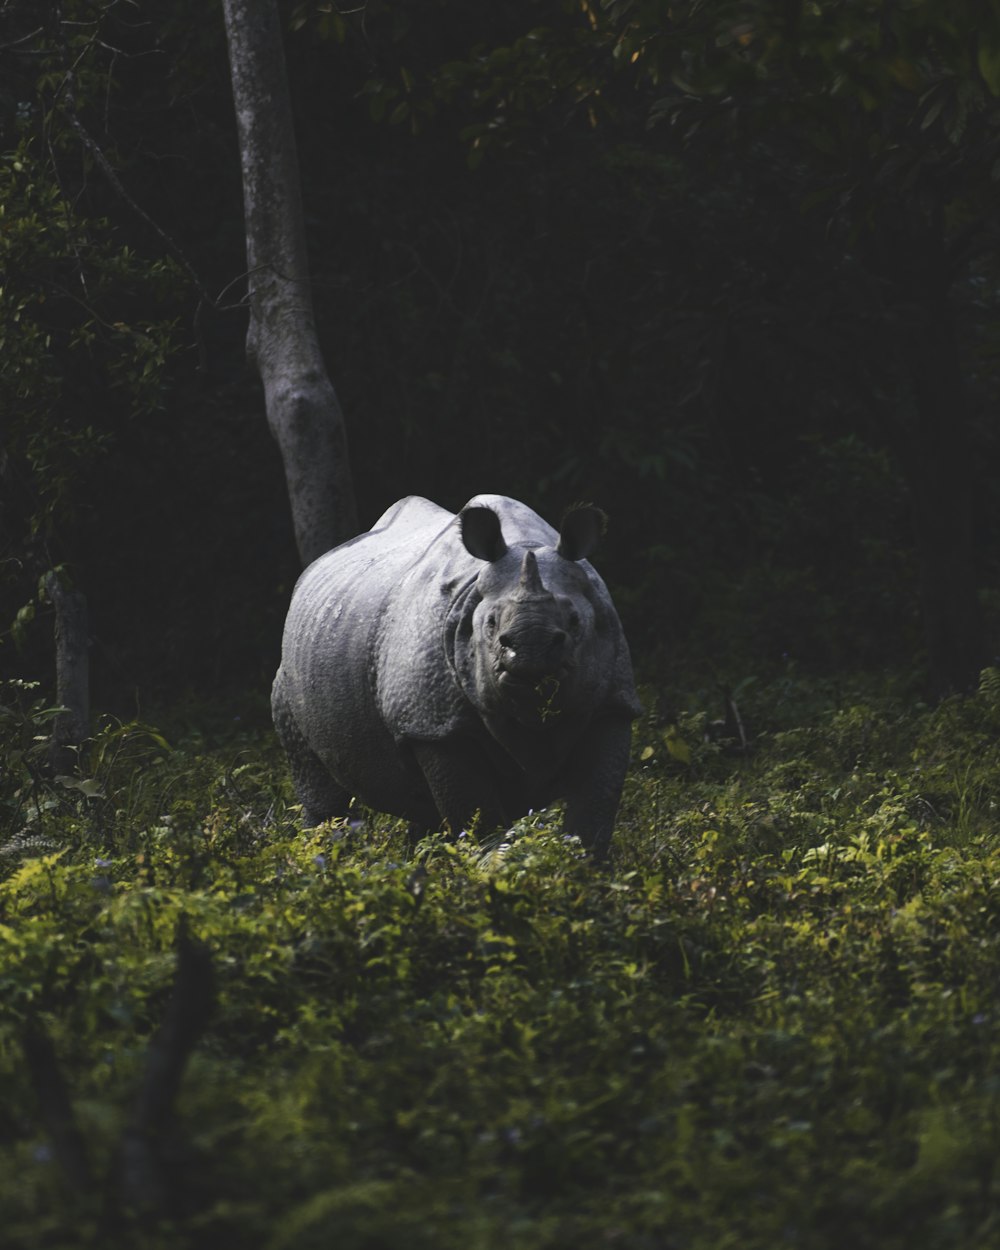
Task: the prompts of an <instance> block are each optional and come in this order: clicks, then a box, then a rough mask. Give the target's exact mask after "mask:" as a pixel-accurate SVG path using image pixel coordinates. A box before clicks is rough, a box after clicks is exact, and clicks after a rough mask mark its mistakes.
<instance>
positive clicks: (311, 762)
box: [271, 672, 351, 829]
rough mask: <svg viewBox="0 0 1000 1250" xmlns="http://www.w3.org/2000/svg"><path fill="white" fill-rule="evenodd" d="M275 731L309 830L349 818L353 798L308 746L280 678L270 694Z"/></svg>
mask: <svg viewBox="0 0 1000 1250" xmlns="http://www.w3.org/2000/svg"><path fill="white" fill-rule="evenodd" d="M271 714H272V716H273V717H274V728H275V730H276V731H277V734H278V737H279V739H280V740H281V745H282V746H283V747H284V748H285V754H286V755H287V756H288V766H289V768H290V769H291V773H292V784H293V785H294V786H295V793H296V795H297V796H298V800H299V802H300V803H301V804H302V823H303V825H304V826H305V827H306V828H307V829H309V828H312V826H313V825H320V824H322V823H323V821H324V820H332V819H333V818H334V817H336V816H346V815H347V811H348V807H349V805H350V801H351V796H350V795H349V794H348V792H347V791H346V790H345V789H344V788H343V787H342V786H340V785H338V784H337V782H336V781H334V779H333V778H332V777H331V776H330V773H329V771H328V769H327V768H326V766H325V765H324V764H323V762H322V760H321V759H320V758H319V756H318V755H317V754H316V753H315V751H313V749H312V748H311V747H310V746H309V744H308V743H307V742H306V740H305V738H304V737H303V736H302V731H301V730H300V729H299V727H298V725H297V724H296V721H295V716H294V715H293V713H292V709H291V708H290V707H289V706H288V703H287V701H286V699H285V697H284V692H283V691H282V689H281V674H280V672H279V674H278V676H277V677H276V678H275V681H274V686H273V688H272V690H271Z"/></svg>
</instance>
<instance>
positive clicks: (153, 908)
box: [0, 680, 1000, 1250]
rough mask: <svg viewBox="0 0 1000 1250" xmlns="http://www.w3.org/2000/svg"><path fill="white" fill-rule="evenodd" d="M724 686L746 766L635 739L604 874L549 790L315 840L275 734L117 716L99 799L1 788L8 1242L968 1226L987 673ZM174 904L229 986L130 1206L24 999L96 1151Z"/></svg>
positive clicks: (809, 1232)
mask: <svg viewBox="0 0 1000 1250" xmlns="http://www.w3.org/2000/svg"><path fill="white" fill-rule="evenodd" d="M994 684H995V683H994ZM22 693H23V697H24V698H26V699H30V697H31V692H30V691H28V692H22ZM741 698H742V700H743V704H742V713H743V715H744V717H745V719H746V721H747V723H748V725H749V726H750V728H751V738H752V749H751V751H750V753H749V754H746V755H744V754H741V753H740V752H736V753H735V754H734V753H733V747H734V745H738V744H734V742H733V741H732V739H727V738H726V737H719V736H718V735H716V734H709V733H708V732H707V731H708V725H707V712H706V711H705V710H702V709H700V708H699V709H697V710H694V711H691V712H686V713H683V714H682V715H681V716H680V717H679V719H678V722H677V724H675V725H673V726H670V727H668V729H667V730H664V729H663V728H662V727H657V726H656V725H655V724H654V723H653V722H652V721H651V720H650V721H649V722H643V723H642V724H640V725H639V726H638V727H637V731H636V751H635V757H636V760H637V763H636V767H635V769H634V771H633V772H632V774H631V775H630V778H629V781H628V785H627V792H626V796H625V801H624V804H623V809H622V813H621V819H620V824H619V831H618V841H617V849H616V853H615V858H614V862H613V864H612V867H611V869H610V870H609V871H606V872H599V871H595V870H594V869H593V867H592V866H591V865H590V864H589V862H588V861H587V859H586V857H585V856H584V855H583V854H582V853H581V852H580V850H579V848H578V847H577V846H576V844H575V843H574V842H573V841H572V840H570V841H567V840H566V839H564V838H563V836H562V835H561V834H560V833H559V832H557V820H556V816H555V815H554V814H549V813H538V814H535V815H533V816H531V817H529V818H528V819H526V820H524V821H521V822H519V823H518V824H517V825H516V826H515V827H514V828H513V829H512V830H510V831H509V833H508V834H507V836H506V838H505V840H504V841H503V842H502V843H499V844H495V845H492V846H481V845H477V844H476V842H475V841H474V840H473V839H471V838H461V839H459V840H458V841H457V842H454V843H452V842H448V841H445V840H443V839H441V838H440V837H437V836H434V837H431V838H428V839H427V840H425V841H424V842H422V843H420V844H419V845H418V846H417V847H416V848H413V849H409V848H408V847H407V845H406V841H405V835H404V833H403V831H402V830H401V829H400V828H399V827H398V826H394V825H391V824H389V823H387V822H385V821H383V820H380V819H378V818H376V817H374V816H372V815H371V814H366V813H362V812H358V813H357V816H356V818H355V819H353V820H352V821H350V822H342V823H334V824H329V825H325V826H322V827H320V828H319V829H317V830H313V831H311V832H309V833H305V834H303V833H301V832H299V831H298V830H297V828H296V824H295V810H294V809H293V808H290V807H289V806H288V805H287V801H286V797H285V796H286V791H285V782H284V780H283V769H282V766H281V763H280V761H279V760H278V759H277V756H276V753H275V750H274V746H273V742H272V740H271V739H270V738H268V739H267V740H259V739H255V738H253V737H248V738H245V739H242V740H234V741H231V742H230V744H229V745H227V746H226V747H225V748H221V749H218V750H217V751H215V752H207V753H206V752H205V751H204V750H203V749H202V748H201V747H200V746H199V745H198V744H197V743H192V744H190V745H189V746H187V747H171V746H169V745H168V744H167V743H166V742H165V741H164V740H163V739H162V737H160V736H159V735H157V734H155V733H154V732H153V731H150V730H148V729H142V728H141V727H138V726H126V727H123V726H111V725H109V726H108V727H107V728H106V729H105V730H104V731H103V733H102V734H101V735H99V737H98V740H97V743H96V747H95V750H94V753H93V756H92V761H93V767H92V777H91V778H90V780H91V781H92V782H93V785H92V786H89V787H86V788H84V787H81V788H79V789H77V790H76V791H68V790H66V789H65V788H64V787H60V786H59V783H58V781H56V782H54V783H53V782H45V781H44V780H43V779H37V785H38V786H40V787H42V788H43V790H44V792H45V793H46V794H48V795H50V796H52V795H58V800H59V801H58V802H56V803H54V804H47V803H46V802H44V801H43V802H41V803H36V804H35V809H33V810H30V811H29V810H28V808H27V806H26V805H24V804H20V805H18V804H11V803H10V802H8V803H7V805H6V807H5V808H4V812H5V816H4V819H5V824H6V834H5V838H6V841H5V843H4V845H3V848H2V863H3V877H2V884H0V987H2V993H0V1004H2V1007H0V1084H2V1088H3V1098H2V1099H0V1107H2V1108H3V1110H2V1112H0V1152H2V1157H3V1161H4V1166H3V1168H2V1170H0V1175H2V1176H3V1177H4V1180H3V1181H0V1211H2V1216H3V1222H4V1228H5V1237H6V1244H8V1245H10V1246H12V1247H37V1246H44V1245H54V1244H58V1245H59V1246H60V1247H66V1248H67V1250H68V1248H70V1247H74V1246H80V1247H83V1246H89V1245H105V1244H109V1238H110V1239H111V1240H113V1237H112V1235H111V1234H109V1232H108V1229H109V1227H110V1228H111V1229H112V1230H114V1229H118V1231H119V1232H120V1233H121V1236H122V1237H123V1239H124V1241H125V1242H127V1244H129V1245H136V1246H143V1245H149V1246H154V1245H155V1246H157V1247H168V1246H177V1247H182V1246H184V1247H188V1246H208V1245H210V1244H218V1243H219V1242H220V1241H226V1242H240V1243H242V1244H256V1245H271V1246H275V1247H278V1246H293V1245H294V1246H296V1247H311V1246H314V1245H315V1246H325V1245H329V1244H330V1241H331V1238H333V1239H335V1240H336V1242H337V1244H338V1245H344V1246H348V1247H359V1248H360V1247H371V1246H376V1245H379V1246H396V1245H406V1246H418V1247H419V1246H427V1247H431V1246H446V1247H447V1246H455V1247H458V1246H463V1247H464V1246H469V1245H477V1246H498V1247H499V1246H505V1247H506V1246H518V1247H526V1248H527V1247H532V1248H534V1247H539V1248H541V1247H555V1246H562V1245H567V1244H573V1245H580V1246H585V1247H586V1246H595V1247H596V1246H603V1245H607V1244H612V1245H622V1246H628V1247H646V1246H662V1245H670V1246H677V1247H692V1248H699V1247H703V1248H704V1250H709V1248H714V1247H718V1246H723V1245H740V1246H749V1247H762V1248H763V1247H771V1246H774V1245H775V1244H783V1243H788V1244H796V1245H805V1246H816V1247H821V1246H835V1245H842V1244H844V1241H845V1240H851V1241H853V1242H855V1243H856V1244H857V1245H859V1246H861V1247H872V1248H873V1250H874V1247H878V1248H879V1250H883V1248H885V1247H889V1248H890V1250H891V1248H892V1247H897V1246H898V1247H903V1246H912V1245H918V1246H921V1247H951V1246H960V1245H986V1244H990V1242H991V1241H992V1240H993V1239H994V1238H995V1237H996V1236H997V1233H998V1228H997V1223H996V1214H995V1212H996V1209H997V1199H998V1197H1000V1177H998V1175H997V1171H996V1159H997V1157H998V1150H1000V1138H998V1130H997V1125H998V1123H1000V1102H998V1089H997V1084H996V1076H995V1072H996V1065H997V1061H998V1059H1000V1018H998V1015H997V1012H996V1004H995V987H996V980H997V976H998V973H1000V963H998V954H997V952H998V950H1000V945H998V942H997V937H998V926H1000V908H998V905H997V901H996V881H997V878H998V875H1000V852H998V836H1000V813H998V810H997V808H996V803H995V802H994V800H993V798H992V797H991V796H992V795H993V794H994V793H995V790H996V777H997V775H998V769H1000V749H998V748H997V746H996V745H995V744H996V742H997V731H998V729H1000V719H998V710H997V702H996V699H995V691H994V690H993V689H992V685H991V684H990V683H989V682H988V681H986V680H984V692H983V693H982V694H980V695H976V696H972V697H970V698H967V699H965V700H958V699H956V700H952V701H950V702H948V703H946V704H944V705H942V706H941V707H940V708H939V709H938V710H936V711H932V710H930V709H928V708H926V707H922V706H920V705H916V704H914V703H913V702H912V701H910V700H907V699H905V698H904V697H902V696H900V695H898V694H884V693H878V692H877V690H875V688H874V687H871V686H865V685H864V684H863V683H856V685H855V686H854V688H852V689H850V690H849V691H843V690H842V691H841V692H840V694H839V696H838V697H834V696H833V695H832V694H831V693H830V692H825V691H824V690H823V689H822V688H821V687H817V686H811V685H809V684H807V683H803V682H801V681H799V682H797V683H789V682H786V683H785V685H784V687H783V688H781V689H778V688H777V687H776V686H775V685H774V684H773V683H764V682H759V683H757V684H756V685H755V686H754V685H747V686H746V688H745V689H744V690H743V691H742V692H741ZM8 701H9V700H8ZM790 701H791V702H794V703H795V706H797V707H798V708H799V709H800V712H799V714H798V715H796V714H795V713H794V711H791V712H786V714H785V718H784V721H783V723H782V722H778V721H776V720H775V719H774V717H773V715H772V712H773V710H774V708H776V707H778V706H781V705H789V703H790ZM806 709H809V710H808V712H807V711H806ZM42 716H43V712H42V710H40V709H39V710H36V711H34V712H32V711H31V708H30V706H29V707H27V708H24V707H22V709H21V710H20V712H17V711H16V710H11V711H10V713H9V715H7V716H6V719H5V721H4V725H5V729H4V734H5V744H6V743H10V744H12V745H15V744H16V743H23V742H24V741H25V740H27V741H33V740H34V738H35V736H36V734H37V733H38V731H39V730H40V729H42V728H43V725H44V721H43V720H40V719H39V717H42ZM779 724H781V725H782V727H778V726H779ZM679 742H681V743H683V744H684V747H685V748H686V749H685V750H680V749H679V748H678V743H679ZM671 744H673V745H672V748H671ZM18 749H20V748H18ZM26 769H27V764H24V763H17V759H16V757H15V772H18V771H20V772H22V773H23V772H24V771H25V770H26ZM60 791H61V793H60ZM36 797H37V796H36ZM29 830H33V831H35V836H41V837H42V838H44V839H46V848H47V849H42V848H41V847H40V844H39V843H37V842H35V843H30V844H29V843H28V842H26V840H25V834H26V832H28V831H29ZM182 918H183V921H184V923H185V924H186V925H187V927H188V929H189V930H190V932H191V933H192V934H193V935H194V936H195V937H197V938H198V939H200V940H201V941H203V942H205V943H206V944H207V945H208V947H209V948H210V950H211V952H212V957H213V962H214V965H215V974H216V981H217V992H218V1006H217V1009H216V1012H215V1015H214V1017H213V1019H212V1021H211V1023H210V1026H209V1029H208V1032H207V1034H206V1035H205V1037H204V1038H203V1039H202V1041H201V1043H200V1045H199V1046H198V1048H197V1050H196V1051H195V1054H194V1056H193V1059H192V1062H191V1064H190V1066H189V1068H188V1071H187V1074H186V1076H185V1080H184V1084H183V1087H182V1093H181V1097H180V1099H179V1103H178V1106H177V1109H176V1124H174V1125H173V1126H171V1129H170V1135H171V1142H172V1145H171V1153H170V1158H171V1161H172V1162H171V1185H172V1186H173V1187H174V1188H173V1191H172V1193H173V1197H172V1199H171V1204H170V1207H169V1216H168V1217H167V1218H165V1219H163V1220H160V1221H158V1222H157V1223H156V1224H155V1225H152V1226H151V1225H149V1224H148V1223H144V1222H143V1221H142V1220H141V1219H140V1218H139V1217H138V1216H136V1215H130V1214H129V1213H128V1212H126V1211H122V1210H121V1209H120V1208H119V1206H116V1203H119V1204H120V1202H121V1198H120V1194H117V1193H116V1189H115V1182H114V1180H113V1179H112V1180H111V1181H109V1182H108V1184H107V1186H105V1185H103V1184H99V1183H96V1182H95V1184H94V1186H93V1188H92V1190H86V1191H84V1192H78V1193H76V1194H75V1195H74V1194H71V1193H68V1192H67V1191H66V1189H65V1186H64V1183H63V1180H62V1178H61V1176H60V1169H59V1166H58V1164H57V1162H56V1159H55V1157H54V1155H53V1149H52V1139H51V1137H50V1133H51V1125H50V1124H48V1123H47V1122H46V1119H45V1115H44V1113H43V1112H42V1111H41V1110H40V1107H39V1104H38V1102H37V1101H36V1098H35V1095H34V1093H33V1091H32V1087H31V1083H30V1082H29V1081H28V1080H27V1079H26V1077H25V1070H24V1058H23V1041H24V1038H25V1028H26V1025H27V1024H28V1022H30V1021H39V1020H40V1021H43V1022H44V1024H45V1027H46V1028H47V1030H48V1033H49V1035H50V1036H51V1039H52V1042H53V1045H54V1048H55V1052H56V1054H57V1057H58V1062H59V1065H60V1069H61V1071H62V1074H63V1077H64V1079H65V1081H66V1083H67V1085H68V1087H69V1090H70V1092H71V1096H72V1106H73V1111H74V1114H75V1119H76V1121H77V1124H78V1127H79V1131H80V1134H81V1136H82V1138H83V1140H84V1142H85V1144H86V1147H87V1151H88V1154H89V1157H90V1159H91V1162H92V1165H93V1167H94V1169H95V1172H96V1173H97V1174H98V1175H101V1174H106V1175H109V1176H112V1177H113V1175H114V1173H113V1158H114V1155H115V1151H116V1149H117V1143H118V1141H119V1138H120V1136H121V1133H122V1130H123V1126H124V1124H125V1123H126V1119H127V1115H128V1108H129V1106H130V1105H131V1100H132V1098H133V1097H134V1090H135V1087H136V1085H137V1082H138V1081H139V1079H140V1077H141V1072H142V1068H143V1064H144V1060H145V1055H146V1052H147V1048H148V1046H149V1039H150V1036H151V1034H152V1032H153V1030H155V1029H156V1028H157V1026H158V1023H159V1021H160V1020H161V1018H162V1016H163V1012H164V1009H165V1002H166V998H167V994H168V991H169V987H170V984H171V980H172V977H173V971H174V962H175V961H174V955H173V948H174V940H175V934H176V932H177V930H178V926H179V924H181V922H182ZM109 1169H110V1170H109ZM109 1219H110V1220H111V1221H112V1222H111V1224H110V1225H109V1223H108V1221H109Z"/></svg>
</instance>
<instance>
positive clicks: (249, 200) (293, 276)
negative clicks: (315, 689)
mask: <svg viewBox="0 0 1000 1250" xmlns="http://www.w3.org/2000/svg"><path fill="white" fill-rule="evenodd" d="M222 7H223V11H224V13H225V20H226V35H227V38H228V42H229V65H230V73H231V77H232V87H233V100H234V103H235V106H236V122H237V131H238V134H239V144H240V159H241V162H242V166H243V203H244V212H245V217H246V236H247V268H248V270H249V274H250V328H249V332H248V336H247V353H248V355H249V357H250V359H251V361H252V362H253V364H254V366H255V367H256V369H257V372H258V373H259V375H260V378H261V381H262V382H263V384H264V399H265V404H266V407H267V418H268V423H269V425H270V427H271V432H272V434H273V435H274V437H275V439H276V440H277V442H278V446H279V447H280V449H281V455H282V459H283V461H284V465H285V479H286V482H287V485H288V498H289V503H290V504H291V510H292V520H293V524H294V527H295V538H296V542H297V543H298V548H299V555H300V557H301V559H302V563H303V565H305V564H309V563H310V562H311V561H312V560H314V559H316V557H317V556H319V555H322V554H323V552H324V551H327V550H329V548H330V547H333V546H335V545H336V544H337V543H339V542H343V541H344V540H345V539H347V538H350V537H352V536H353V535H354V534H355V533H357V528H358V525H357V512H356V508H355V503H354V487H353V483H352V480H351V470H350V462H349V459H348V452H347V436H346V433H345V428H344V418H343V414H342V412H341V410H340V404H339V403H338V401H337V395H336V392H335V391H334V389H333V384H332V383H331V381H330V378H329V376H328V375H327V372H326V368H325V366H324V364H323V359H322V356H321V354H320V349H319V343H318V340H317V337H316V325H315V316H314V312H313V304H312V295H311V292H310V288H309V270H308V262H307V258H306V246H305V229H304V225H303V217H302V201H301V190H300V186H299V167H298V157H297V155H296V148H295V134H294V130H293V126H292V111H291V103H290V100H289V92H288V80H287V75H286V71H285V58H284V52H283V47H282V34H281V24H280V21H279V17H278V8H277V4H276V2H275V0H223V5H222Z"/></svg>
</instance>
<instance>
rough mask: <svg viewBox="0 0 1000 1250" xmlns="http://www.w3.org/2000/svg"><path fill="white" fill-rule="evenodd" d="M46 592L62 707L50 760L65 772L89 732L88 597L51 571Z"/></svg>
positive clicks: (72, 766) (71, 766)
mask: <svg viewBox="0 0 1000 1250" xmlns="http://www.w3.org/2000/svg"><path fill="white" fill-rule="evenodd" d="M45 593H46V594H47V595H48V597H49V601H50V602H51V604H52V607H53V608H54V610H55V644H56V702H57V703H59V704H60V706H61V707H62V708H63V711H61V712H59V713H58V714H57V716H56V719H55V724H54V726H53V734H52V745H51V748H50V752H49V762H50V764H51V766H52V768H53V770H54V771H55V772H57V773H68V772H71V771H72V770H73V768H74V767H75V766H76V764H77V763H78V757H79V748H80V746H81V744H82V743H83V742H84V741H85V740H86V739H87V738H88V737H89V736H90V656H89V654H88V649H89V637H88V628H87V600H86V599H85V598H84V596H83V593H82V592H81V591H79V590H72V589H70V588H69V587H68V586H66V585H65V584H64V582H63V580H62V578H60V576H59V574H58V573H54V572H53V573H49V574H48V575H47V576H46V578H45Z"/></svg>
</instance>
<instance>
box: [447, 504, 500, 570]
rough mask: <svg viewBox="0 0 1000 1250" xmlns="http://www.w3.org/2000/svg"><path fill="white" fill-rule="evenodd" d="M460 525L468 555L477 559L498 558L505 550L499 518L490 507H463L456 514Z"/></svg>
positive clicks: (492, 560) (490, 560)
mask: <svg viewBox="0 0 1000 1250" xmlns="http://www.w3.org/2000/svg"><path fill="white" fill-rule="evenodd" d="M458 519H459V523H460V525H461V526H462V542H463V543H464V544H465V550H466V551H467V552H468V553H469V555H472V556H475V557H476V559H477V560H489V562H490V564H492V563H493V562H494V560H499V559H500V557H501V556H502V555H503V554H504V552H505V551H506V550H507V544H506V543H505V542H504V540H503V532H502V531H501V529H500V518H499V517H498V516H497V514H496V513H495V512H494V511H493V509H492V508H463V509H462V511H461V512H460V513H459V514H458Z"/></svg>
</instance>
